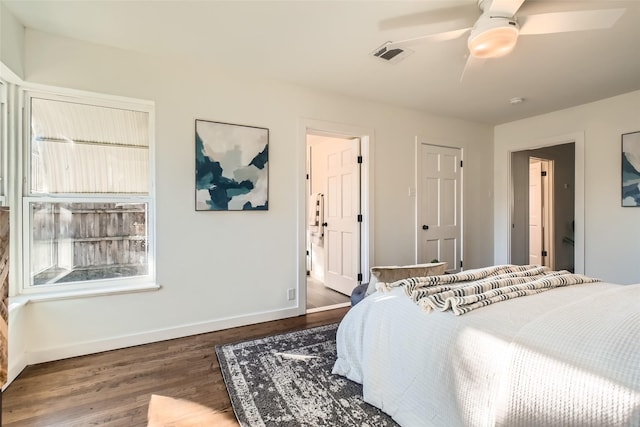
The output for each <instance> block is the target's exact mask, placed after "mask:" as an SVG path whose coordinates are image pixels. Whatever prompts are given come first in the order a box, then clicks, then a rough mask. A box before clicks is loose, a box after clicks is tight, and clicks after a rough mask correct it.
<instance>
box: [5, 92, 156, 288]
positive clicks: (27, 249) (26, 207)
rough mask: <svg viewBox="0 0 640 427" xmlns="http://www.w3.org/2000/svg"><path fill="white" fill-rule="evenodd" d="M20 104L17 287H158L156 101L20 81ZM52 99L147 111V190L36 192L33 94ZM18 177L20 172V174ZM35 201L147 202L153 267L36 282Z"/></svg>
mask: <svg viewBox="0 0 640 427" xmlns="http://www.w3.org/2000/svg"><path fill="white" fill-rule="evenodd" d="M19 98H20V102H21V104H22V105H21V106H20V110H21V114H22V117H21V123H22V126H21V128H22V136H21V138H19V141H18V144H19V145H20V147H19V149H18V150H16V151H17V152H18V153H19V155H20V157H21V158H20V159H19V163H20V164H21V165H22V177H21V178H22V179H21V180H20V181H21V185H20V191H18V192H17V193H18V194H19V197H20V201H19V203H16V204H15V208H16V209H19V210H20V212H19V213H18V217H19V218H20V229H21V230H22V233H21V234H22V238H21V239H19V240H20V242H19V244H20V246H21V247H20V248H19V250H18V253H19V254H20V256H21V264H22V266H21V268H20V269H19V270H20V274H21V278H20V279H21V280H19V283H20V286H19V288H18V289H17V291H18V293H20V294H23V295H32V296H33V295H36V294H54V295H59V294H66V295H69V296H71V297H72V296H73V295H74V293H75V294H78V295H86V294H87V293H95V294H103V293H109V292H110V291H113V292H121V291H123V290H131V291H136V290H141V289H148V288H152V289H157V285H156V284H155V281H156V279H155V278H156V268H155V265H156V263H155V260H156V244H155V242H156V235H155V217H156V214H155V132H154V129H155V104H154V103H153V102H151V101H143V100H138V99H131V98H123V97H115V96H108V95H100V94H95V93H89V92H82V91H73V90H69V89H61V88H42V87H33V88H32V87H28V86H27V85H23V86H21V87H20V96H19ZM32 98H39V99H47V100H52V101H63V102H71V103H76V104H84V105H92V106H99V107H106V108H117V109H124V110H131V111H138V112H144V113H146V114H147V117H148V127H149V128H148V138H149V141H148V143H149V145H148V162H149V163H148V175H149V176H148V180H149V181H148V189H149V191H148V193H146V194H117V193H114V194H96V193H88V194H84V193H77V194H74V193H70V194H66V193H64V194H63V193H55V194H42V193H32V192H31V142H32V134H31V99H32ZM16 177H17V176H16ZM33 202H44V203H47V202H52V203H69V202H70V203H73V202H75V203H108V202H114V203H118V202H121V203H143V204H146V206H147V218H146V222H147V224H146V227H147V267H148V272H147V274H146V275H143V276H129V277H124V278H104V279H96V280H86V281H78V282H68V283H52V284H39V285H35V284H33V283H32V277H31V271H30V270H31V255H32V253H31V252H32V251H31V250H32V247H33V244H32V240H31V239H32V232H31V210H30V204H31V203H33Z"/></svg>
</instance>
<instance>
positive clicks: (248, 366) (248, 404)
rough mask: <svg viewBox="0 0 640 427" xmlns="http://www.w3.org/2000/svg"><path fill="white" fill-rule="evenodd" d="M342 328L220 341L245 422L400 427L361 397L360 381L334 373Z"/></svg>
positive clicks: (245, 426) (233, 398)
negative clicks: (337, 342)
mask: <svg viewBox="0 0 640 427" xmlns="http://www.w3.org/2000/svg"><path fill="white" fill-rule="evenodd" d="M337 328H338V324H337V323H335V324H332V325H327V326H320V327H317V328H312V329H306V330H302V331H296V332H290V333H286V334H281V335H274V336H270V337H266V338H261V339H257V340H251V341H244V342H240V343H235V344H227V345H222V346H216V354H217V355H218V359H219V361H220V368H221V369H222V375H223V377H224V381H225V384H226V386H227V390H228V391H229V396H230V397H231V404H232V405H233V410H234V412H235V414H236V417H237V418H238V421H239V422H240V425H241V426H243V427H256V426H278V427H281V426H291V427H293V426H341V427H342V426H360V427H366V426H369V427H374V426H375V427H377V426H397V424H396V423H395V422H394V421H393V420H392V419H391V418H390V417H389V416H388V415H387V414H385V413H384V412H382V411H380V410H379V409H378V408H376V407H374V406H371V405H369V404H367V403H366V402H364V401H363V400H362V386H360V384H357V383H354V382H352V381H349V380H347V379H346V378H344V377H341V376H339V375H332V374H331V369H332V368H333V363H334V362H335V360H336V330H337Z"/></svg>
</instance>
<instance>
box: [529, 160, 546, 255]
mask: <svg viewBox="0 0 640 427" xmlns="http://www.w3.org/2000/svg"><path fill="white" fill-rule="evenodd" d="M542 233H543V225H542V163H541V162H540V161H539V160H530V162H529V264H531V265H544V259H543V258H542V250H543V244H542V239H543V235H542Z"/></svg>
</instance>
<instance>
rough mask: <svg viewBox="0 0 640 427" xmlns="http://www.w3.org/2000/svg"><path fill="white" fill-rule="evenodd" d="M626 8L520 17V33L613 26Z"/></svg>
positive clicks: (543, 32) (542, 32) (544, 32)
mask: <svg viewBox="0 0 640 427" xmlns="http://www.w3.org/2000/svg"><path fill="white" fill-rule="evenodd" d="M625 11H626V9H601V10H580V11H572V12H554V13H540V14H537V15H529V16H524V17H518V23H519V24H520V34H521V35H526V34H552V33H567V32H570V31H586V30H601V29H606V28H611V27H613V26H614V25H615V23H616V22H617V21H618V19H620V17H621V16H622V15H623V14H624V12H625Z"/></svg>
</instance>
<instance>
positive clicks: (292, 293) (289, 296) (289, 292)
mask: <svg viewBox="0 0 640 427" xmlns="http://www.w3.org/2000/svg"><path fill="white" fill-rule="evenodd" d="M287 299H288V300H289V301H293V300H294V299H296V290H295V289H294V288H289V289H287Z"/></svg>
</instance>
